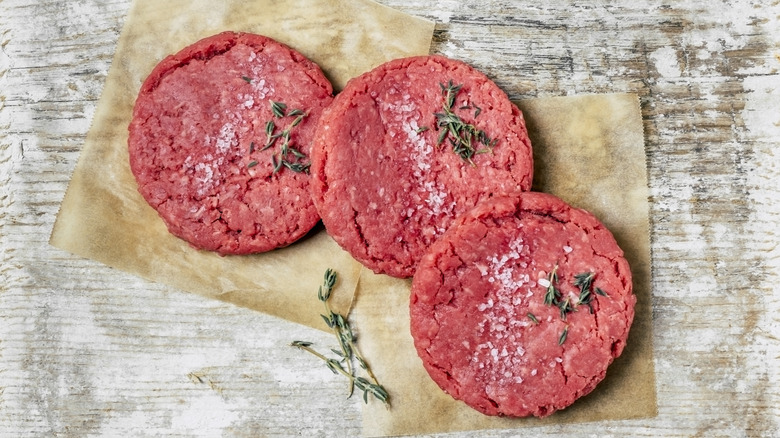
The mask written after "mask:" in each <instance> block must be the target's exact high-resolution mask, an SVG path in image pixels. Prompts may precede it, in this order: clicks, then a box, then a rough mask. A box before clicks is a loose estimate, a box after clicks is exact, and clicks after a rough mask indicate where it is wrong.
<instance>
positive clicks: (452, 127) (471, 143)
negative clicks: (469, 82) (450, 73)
mask: <svg viewBox="0 0 780 438" xmlns="http://www.w3.org/2000/svg"><path fill="white" fill-rule="evenodd" d="M439 87H441V93H442V97H443V103H442V109H443V110H442V112H439V113H434V115H435V116H436V126H437V127H438V128H439V137H438V140H437V142H436V144H437V145H441V144H442V143H443V142H444V140H446V139H447V137H448V136H449V137H450V138H449V142H450V145H451V146H452V151H453V152H455V153H456V154H457V155H459V156H460V157H461V158H462V159H463V160H465V161H467V162H468V163H469V164H471V165H472V166H474V165H475V164H474V161H473V160H472V158H473V157H474V155H477V154H483V153H486V152H490V151H492V150H493V147H494V146H495V145H496V143H498V139H491V138H490V137H489V136H488V135H487V133H485V131H483V130H481V129H477V128H476V126H474V125H472V124H469V123H466V122H464V121H463V119H461V118H460V116H458V115H457V114H455V112H454V111H453V107H454V106H455V100H456V97H457V95H458V92H459V91H460V90H461V88H462V87H463V85H455V84H453V82H452V79H450V80H449V82H448V83H447V84H446V85H445V84H444V83H439ZM474 108H476V109H475V111H474V118H476V117H477V116H478V115H479V114H480V113H481V112H482V109H481V108H479V107H477V106H476V105H474ZM458 109H471V107H470V106H468V105H464V106H462V107H459V108H458ZM480 146H482V147H480Z"/></svg>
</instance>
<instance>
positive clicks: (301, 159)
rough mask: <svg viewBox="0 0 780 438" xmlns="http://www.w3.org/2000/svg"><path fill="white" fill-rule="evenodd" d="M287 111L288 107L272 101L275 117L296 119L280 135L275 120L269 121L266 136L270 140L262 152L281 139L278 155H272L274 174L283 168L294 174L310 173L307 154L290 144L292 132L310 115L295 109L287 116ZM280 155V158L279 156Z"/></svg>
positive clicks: (272, 110)
mask: <svg viewBox="0 0 780 438" xmlns="http://www.w3.org/2000/svg"><path fill="white" fill-rule="evenodd" d="M286 109H287V105H285V104H284V103H281V102H274V101H271V112H272V113H273V115H274V116H275V117H277V118H284V117H295V118H294V119H293V120H292V122H290V124H289V125H288V126H287V128H286V129H284V130H282V131H281V132H279V133H275V132H276V124H275V123H274V121H273V120H269V121H267V122H266V123H265V135H266V137H267V138H268V140H267V141H266V142H265V145H264V146H263V147H262V148H261V149H260V150H261V151H264V150H266V149H269V148H271V147H273V146H274V144H276V141H277V140H279V139H281V143H282V145H281V147H280V150H279V153H278V154H273V155H271V164H272V165H273V168H274V172H273V173H276V172H278V171H279V170H281V169H282V167H286V168H288V169H290V170H292V171H293V172H299V173H309V166H311V163H308V162H306V159H307V158H308V157H307V156H306V154H304V153H303V152H301V151H300V150H298V149H296V148H295V147H293V146H292V145H291V143H290V137H291V135H292V130H293V128H295V127H296V126H298V125H300V124H301V122H302V121H303V119H304V117H306V116H307V115H308V114H307V113H306V112H304V111H303V110H302V109H293V110H291V111H290V112H288V113H287V114H285V110H286ZM277 155H278V156H277Z"/></svg>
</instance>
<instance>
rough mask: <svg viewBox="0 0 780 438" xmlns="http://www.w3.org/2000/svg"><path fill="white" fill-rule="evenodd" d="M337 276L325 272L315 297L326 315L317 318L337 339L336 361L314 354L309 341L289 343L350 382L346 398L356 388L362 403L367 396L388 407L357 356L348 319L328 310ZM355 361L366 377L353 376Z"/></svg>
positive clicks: (386, 398) (384, 393) (384, 394)
mask: <svg viewBox="0 0 780 438" xmlns="http://www.w3.org/2000/svg"><path fill="white" fill-rule="evenodd" d="M337 278H338V276H337V274H336V272H335V271H334V270H332V269H328V270H326V271H325V276H324V277H323V281H322V285H321V286H320V287H319V289H318V291H317V298H318V299H319V300H320V301H321V302H322V303H323V305H324V306H325V313H326V314H327V316H326V315H320V316H322V319H323V320H324V321H325V324H327V326H328V328H330V329H331V330H332V331H333V333H334V334H335V336H336V339H337V341H338V343H339V347H340V350H337V349H331V350H330V351H331V352H332V353H333V354H335V355H336V356H337V357H338V359H335V358H328V357H326V356H324V355H323V354H321V353H319V352H317V351H316V350H314V349H313V348H311V347H312V343H311V342H305V341H294V342H293V343H292V344H290V345H291V346H293V347H296V348H299V349H301V350H304V351H307V352H309V353H311V354H312V355H314V356H316V357H318V358H319V359H320V360H322V361H323V362H325V365H326V366H327V367H328V369H330V370H331V371H332V372H333V373H334V374H341V375H343V376H345V377H347V379H349V395H350V396H351V395H352V393H353V392H354V388H357V389H358V390H360V391H362V392H363V400H364V401H365V402H366V403H368V397H369V395H370V396H373V397H374V398H376V399H377V400H379V401H381V402H382V403H384V404H385V405H386V406H390V401H389V400H390V396H389V394H388V393H387V390H385V388H384V387H383V386H382V385H380V384H379V382H378V381H377V379H376V376H375V375H374V373H373V371H371V367H369V365H368V362H366V360H365V358H364V357H363V355H361V354H360V351H359V350H358V347H357V343H356V342H357V337H356V336H355V333H354V331H353V330H352V327H351V326H350V324H349V321H348V320H347V318H346V317H344V315H341V314H339V313H335V312H333V311H332V310H331V308H330V304H329V299H330V297H331V293H332V291H333V288H334V287H335V285H336V280H337ZM353 360H356V361H357V362H358V364H359V365H360V368H361V369H363V370H364V371H365V374H366V375H367V376H368V377H367V378H366V377H363V376H358V375H356V374H355V369H354V367H353V366H352V361H353Z"/></svg>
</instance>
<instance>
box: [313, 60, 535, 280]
mask: <svg viewBox="0 0 780 438" xmlns="http://www.w3.org/2000/svg"><path fill="white" fill-rule="evenodd" d="M311 170H312V193H313V197H314V203H315V205H316V206H317V209H318V211H319V213H320V215H321V216H322V220H323V223H324V224H325V227H326V228H327V230H328V233H329V234H330V235H331V236H333V238H334V239H335V240H336V242H338V243H339V244H340V245H341V246H342V247H343V248H345V249H346V250H347V251H349V252H350V253H351V254H352V256H353V257H355V258H356V259H357V260H359V261H360V262H362V263H363V264H364V265H365V266H367V267H369V268H371V269H372V270H374V271H375V272H377V273H385V274H389V275H392V276H395V277H410V276H412V275H413V274H414V270H415V267H416V265H417V263H418V261H419V259H420V257H422V254H423V253H424V252H425V250H426V249H427V248H428V246H429V245H430V244H431V243H432V242H433V241H435V240H436V239H437V238H438V237H439V236H440V235H441V234H442V233H443V232H444V230H446V229H447V228H448V227H449V225H450V224H451V223H452V221H453V219H454V218H455V217H456V216H458V215H459V214H461V213H463V212H465V211H466V210H468V209H469V208H471V207H473V206H474V205H475V204H476V203H477V201H479V200H480V199H483V198H487V197H489V196H492V195H493V194H495V193H505V192H514V191H523V190H528V189H529V188H530V187H531V179H532V172H533V163H532V154H531V144H530V141H529V140H528V135H527V131H526V127H525V121H524V120H523V116H522V114H521V113H520V111H519V110H518V109H517V107H516V106H515V105H514V104H512V102H510V101H509V99H508V97H507V95H506V93H504V92H503V91H501V90H500V89H499V88H498V86H496V84H495V83H493V82H492V81H491V80H489V79H488V78H487V77H486V76H485V75H484V74H482V73H480V72H478V71H477V70H475V69H474V68H472V67H470V66H468V65H466V64H464V63H462V62H459V61H455V60H452V59H448V58H444V57H441V56H421V57H412V58H402V59H397V60H394V61H390V62H388V63H386V64H383V65H381V66H379V67H377V68H376V69H374V70H372V71H370V72H368V73H365V74H363V75H361V76H359V77H357V78H354V79H352V80H351V81H350V82H349V83H348V84H347V86H346V87H345V88H344V90H343V91H342V92H341V93H340V94H339V95H338V96H336V98H335V99H334V101H333V104H332V105H331V106H330V107H329V108H328V109H327V110H326V111H325V113H324V114H323V117H322V119H321V120H320V123H319V125H318V128H317V136H316V138H315V142H314V149H313V151H312V166H311Z"/></svg>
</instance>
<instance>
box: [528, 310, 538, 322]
mask: <svg viewBox="0 0 780 438" xmlns="http://www.w3.org/2000/svg"><path fill="white" fill-rule="evenodd" d="M528 319H530V320H531V321H533V323H534V324H539V320H538V319H536V316H534V314H533V313H531V312H528Z"/></svg>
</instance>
